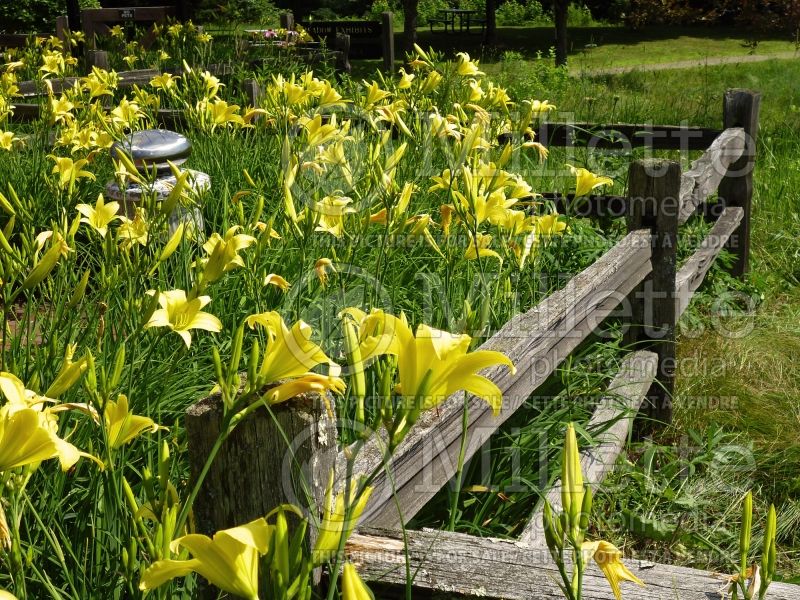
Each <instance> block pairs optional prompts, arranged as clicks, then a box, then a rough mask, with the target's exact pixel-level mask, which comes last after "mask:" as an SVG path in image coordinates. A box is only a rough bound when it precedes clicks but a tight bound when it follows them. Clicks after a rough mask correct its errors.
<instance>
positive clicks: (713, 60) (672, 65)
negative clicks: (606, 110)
mask: <svg viewBox="0 0 800 600" xmlns="http://www.w3.org/2000/svg"><path fill="white" fill-rule="evenodd" d="M799 57H800V54H798V52H779V53H776V54H747V55H745V56H716V57H710V58H701V59H695V60H679V61H675V62H666V63H655V64H649V65H630V66H625V67H609V68H607V69H581V70H579V71H577V72H576V74H580V75H589V76H592V75H619V74H621V73H630V72H632V71H665V70H667V69H691V68H692V67H705V66H714V65H730V64H738V63H755V62H763V61H765V60H773V59H791V58H799Z"/></svg>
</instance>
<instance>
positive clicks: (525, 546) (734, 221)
mask: <svg viewBox="0 0 800 600" xmlns="http://www.w3.org/2000/svg"><path fill="white" fill-rule="evenodd" d="M759 100H760V95H759V94H757V93H754V92H750V91H746V90H729V91H728V92H727V93H726V94H725V100H724V125H725V128H724V129H723V130H721V131H715V130H710V129H702V128H692V127H663V126H638V125H621V126H620V125H613V126H598V125H595V124H580V125H574V124H572V125H566V124H552V123H547V124H542V126H541V127H540V130H539V134H540V137H539V138H538V139H539V140H540V141H542V142H543V143H545V144H547V145H551V146H556V145H571V144H576V143H581V142H584V143H585V142H587V141H588V142H589V145H592V144H594V146H595V147H598V148H601V147H633V146H649V147H652V148H659V149H673V150H688V149H701V148H706V151H705V152H704V154H703V155H702V156H701V157H700V158H699V159H697V160H696V161H694V163H693V164H692V168H691V169H690V170H688V171H686V172H684V173H681V170H680V165H679V163H677V162H673V161H669V160H662V159H646V160H639V161H636V162H634V163H632V164H631V165H630V171H629V190H628V195H627V196H626V197H609V196H597V197H593V198H591V199H590V200H589V202H587V203H586V205H585V206H584V208H583V210H584V211H585V212H586V214H588V215H595V216H603V215H607V214H608V211H609V210H611V211H614V210H615V211H618V212H617V216H621V215H625V216H626V217H627V220H628V228H629V233H628V234H627V236H625V237H624V239H622V240H621V241H620V242H619V243H617V244H616V245H615V246H614V247H613V248H611V249H610V250H609V251H608V252H606V253H605V254H604V255H603V256H602V257H601V258H600V259H599V260H597V261H596V262H595V263H594V264H592V265H591V266H590V267H588V268H587V269H586V270H584V271H583V272H581V273H579V274H578V275H576V276H575V277H573V278H572V279H571V280H570V281H569V282H568V283H567V285H566V286H565V287H564V288H563V289H561V290H559V291H557V292H555V293H553V294H552V295H550V296H549V297H548V298H546V299H545V300H544V301H542V302H541V303H540V304H538V305H537V306H535V307H533V308H531V309H529V310H527V311H526V312H524V313H522V314H519V315H517V316H516V317H514V318H512V319H511V320H510V321H508V322H507V323H506V324H505V325H504V326H503V327H502V328H501V329H500V330H499V331H498V332H497V333H496V334H495V335H493V336H492V337H491V338H490V339H488V340H487V341H486V342H485V343H484V344H483V345H482V346H481V348H483V349H492V350H500V351H502V352H504V353H506V354H507V355H508V356H509V357H510V358H511V359H512V360H513V361H514V363H515V365H516V366H517V374H516V376H512V375H510V373H509V372H508V371H507V370H506V369H505V368H500V367H498V368H492V369H487V370H486V371H485V373H484V374H485V375H486V376H487V377H489V378H490V379H491V380H492V381H494V382H495V383H496V384H497V385H498V386H499V388H500V389H501V390H502V392H503V395H504V402H503V406H502V409H501V411H500V414H499V416H497V417H494V416H493V415H492V413H491V410H490V409H489V408H488V407H487V405H486V404H485V403H484V402H481V401H478V400H477V399H475V398H471V399H468V402H469V404H468V406H469V411H468V417H469V424H468V434H467V435H468V439H467V442H466V455H465V457H466V459H467V460H469V459H470V458H471V457H472V456H474V455H475V453H476V452H477V451H478V450H479V449H480V448H481V446H482V445H483V444H484V443H485V442H486V441H487V440H488V439H489V438H490V436H491V435H492V434H493V433H495V432H496V431H497V429H498V428H499V427H500V426H501V425H502V424H503V423H504V422H505V421H506V420H507V419H508V418H509V417H510V416H511V415H512V414H514V412H515V411H516V410H517V409H518V408H519V407H520V406H521V404H522V403H523V402H524V401H525V400H526V399H527V398H528V397H529V396H530V395H531V394H532V393H533V392H534V391H535V390H536V389H537V388H538V387H539V386H540V384H541V383H542V382H543V381H544V380H545V379H546V378H547V377H548V376H549V375H551V374H552V373H553V372H554V371H555V369H556V368H557V367H558V365H559V363H560V362H561V361H562V360H563V359H564V358H566V357H567V356H568V355H569V354H570V353H571V352H572V351H573V350H574V349H575V348H576V347H577V346H578V345H579V344H580V343H581V342H582V341H583V340H585V339H586V338H587V337H588V336H589V335H590V334H591V333H592V332H593V331H594V330H595V329H596V328H597V327H598V326H599V325H600V324H601V323H602V322H603V320H604V319H605V318H606V317H608V316H609V315H611V314H612V313H614V312H615V311H616V310H617V309H618V306H619V305H621V304H622V305H625V306H626V307H627V308H628V309H629V311H628V315H629V317H628V319H629V322H628V332H627V340H628V342H629V343H631V344H632V346H633V351H632V352H631V353H630V354H629V355H628V356H627V357H626V358H625V359H624V360H623V362H622V364H621V368H620V370H619V372H618V374H617V375H616V377H615V378H614V379H613V381H612V382H611V384H610V385H609V387H608V390H607V394H606V397H605V398H604V399H603V401H601V402H600V403H599V404H598V406H597V408H596V411H595V413H594V415H593V417H592V419H591V421H592V423H591V424H593V425H601V424H607V423H612V425H611V426H610V428H608V429H606V430H605V431H604V432H603V433H601V434H599V435H598V436H597V438H596V440H595V441H596V445H595V446H594V447H592V448H590V449H588V450H586V452H585V453H584V455H583V461H582V462H583V468H584V472H585V473H586V480H587V482H588V483H589V485H592V486H594V487H596V486H598V485H599V484H600V483H601V482H602V480H603V478H604V476H605V475H606V474H607V473H608V472H610V471H611V470H612V469H613V466H614V464H615V461H616V459H617V457H618V455H619V453H620V452H621V451H622V449H623V447H624V444H625V442H626V440H627V438H628V435H629V431H630V428H631V424H632V422H633V419H634V415H636V414H637V411H638V412H639V414H643V415H645V416H647V417H648V418H649V419H650V420H651V422H659V423H664V422H668V421H669V419H670V418H671V399H672V392H673V389H674V377H675V373H674V370H675V326H676V323H677V321H678V319H679V318H680V316H681V314H682V313H683V312H684V310H685V309H686V307H687V306H688V303H689V301H690V299H691V297H692V295H693V294H694V292H695V291H696V290H697V289H698V287H699V285H700V284H701V283H702V281H703V279H704V277H705V274H706V273H707V272H708V269H709V268H710V266H711V264H712V263H713V261H714V259H715V258H716V256H717V255H718V254H719V252H720V251H721V250H722V249H723V248H727V249H728V250H729V251H731V252H732V253H733V254H734V256H735V258H736V260H735V263H734V265H733V272H734V273H735V274H737V275H743V274H744V273H745V272H746V270H747V265H748V253H749V217H750V203H751V198H752V167H753V164H754V158H755V138H756V133H757V131H756V128H757V123H758V109H759ZM612 132H613V134H612ZM609 134H612V135H609ZM715 191H718V195H719V197H718V201H717V202H716V203H709V202H708V200H709V198H710V197H711V196H712V194H714V192H715ZM553 199H554V200H555V201H556V202H557V203H559V202H560V203H562V204H566V203H567V202H568V199H565V198H560V197H553ZM698 211H701V212H702V213H703V214H705V215H706V216H707V218H709V219H715V222H714V225H713V227H712V229H711V231H710V233H709V234H708V236H707V237H706V238H705V239H704V240H703V242H702V243H701V244H700V246H699V247H698V249H697V250H696V251H695V253H694V254H693V255H692V256H691V257H690V258H689V259H688V260H687V261H686V262H685V263H684V264H683V265H682V266H681V267H680V268H678V266H677V262H676V242H677V235H678V230H679V227H680V225H682V224H683V223H685V222H686V220H687V219H688V218H689V217H690V216H691V215H693V214H695V213H696V212H698ZM464 400H465V398H464V396H463V395H462V394H455V395H454V396H452V397H451V398H449V399H448V400H447V401H446V402H445V403H444V404H443V405H441V406H440V407H439V409H438V410H436V411H428V412H426V413H424V414H423V415H422V416H421V417H420V419H419V421H418V422H417V423H416V424H415V426H414V427H413V429H412V430H411V432H410V433H409V435H408V436H407V438H406V439H405V440H404V442H403V443H402V444H401V446H400V447H399V448H398V449H397V450H396V452H395V453H394V454H393V456H392V457H391V459H389V461H388V463H386V464H385V465H384V466H385V469H384V470H383V471H382V474H381V475H379V476H378V478H377V479H376V480H375V482H374V486H375V491H374V492H373V494H372V496H371V497H370V501H369V503H368V504H367V507H366V509H365V511H364V513H363V515H362V519H361V522H360V526H359V530H358V532H357V533H356V534H354V535H353V536H352V538H351V539H350V541H349V543H348V544H347V548H346V552H347V554H348V556H349V558H350V559H351V560H352V561H354V563H355V564H356V565H357V567H358V568H359V570H360V572H361V573H362V575H363V576H364V577H365V578H366V579H368V580H369V581H370V583H371V585H372V587H373V589H374V590H376V591H377V593H378V597H380V598H393V597H403V594H404V589H405V586H406V583H407V581H406V579H407V578H406V573H407V571H406V568H407V565H406V561H407V560H408V561H409V565H408V568H409V569H410V572H411V573H412V574H413V597H414V598H429V597H436V598H443V597H446V598H509V599H519V600H523V599H525V600H528V599H530V598H561V597H562V595H561V592H560V590H559V589H558V586H557V585H556V583H555V582H556V581H557V580H558V579H559V577H558V574H557V571H556V567H555V565H554V564H553V563H552V561H551V559H550V557H549V554H548V552H547V549H546V547H545V545H544V539H543V535H542V524H541V515H542V513H541V502H540V505H539V506H536V507H534V506H531V513H532V514H531V518H530V520H529V522H528V524H527V526H526V527H525V528H524V531H523V532H522V534H521V535H520V537H519V538H518V539H517V540H498V539H491V538H478V537H474V536H470V535H464V534H458V533H449V532H442V531H430V530H424V531H407V532H405V535H404V534H403V533H401V532H400V531H399V527H400V525H401V524H403V523H405V522H407V521H408V520H409V519H411V518H412V517H413V516H414V515H415V514H416V513H417V512H418V511H419V510H420V509H421V508H422V507H424V506H425V504H426V503H427V502H428V501H429V500H430V499H431V498H432V497H433V496H434V495H435V494H436V493H437V492H438V490H439V489H441V488H442V487H443V486H444V485H445V484H447V482H448V481H450V480H451V478H452V477H453V475H454V474H455V472H456V466H457V462H458V455H459V452H460V445H461V436H462V415H463V410H464ZM209 402H210V403H212V404H213V403H215V402H217V403H218V402H219V400H218V399H214V398H211V399H206V400H204V401H203V402H202V403H201V404H200V405H198V406H203V407H204V408H203V410H205V411H207V410H208V408H207V406H208V403H209ZM312 405H313V404H312ZM308 406H309V404H308V399H306V400H305V407H306V408H302V406H300V407H298V408H296V409H294V412H295V413H296V414H297V415H298V416H297V419H300V421H305V423H306V424H305V425H304V427H305V428H306V430H307V432H306V434H305V435H300V436H299V437H298V438H296V440H295V444H294V446H293V452H294V456H295V457H305V458H303V459H302V461H301V462H303V465H302V468H301V469H300V470H301V471H303V473H304V475H303V476H301V477H300V479H301V480H302V481H303V482H304V483H303V486H304V487H305V491H306V492H307V493H308V492H309V489H308V488H312V489H310V494H308V495H309V496H311V497H318V496H319V491H318V489H317V490H315V489H313V488H315V487H317V486H319V485H320V476H319V472H318V467H319V465H324V464H325V465H326V464H333V463H337V464H338V465H339V469H338V472H339V473H340V474H341V472H342V469H341V466H342V465H343V463H344V461H345V456H346V455H347V453H348V451H349V449H347V448H338V447H336V445H335V444H333V443H331V440H330V437H328V436H326V435H321V434H320V431H319V429H320V427H322V425H321V423H322V421H320V420H319V419H309V418H308V416H307V414H308V410H309V408H308ZM285 410H286V409H285V407H283V408H282V411H281V413H282V414H283V411H285ZM197 413H198V408H197V407H192V408H190V409H189V411H188V413H187V424H188V423H189V421H192V422H193V425H192V428H193V429H196V428H197V426H198V424H197V423H196V420H197ZM304 414H305V415H306V416H303V415H304ZM255 418H258V419H260V420H261V423H260V424H259V425H252V426H251V428H252V427H260V428H261V429H260V431H261V433H260V436H261V438H260V439H251V437H252V436H249V437H248V435H245V436H244V438H245V439H244V440H243V441H237V440H234V439H233V438H231V440H229V441H228V442H227V443H226V445H225V447H224V448H223V460H224V464H225V469H224V471H225V475H224V481H221V480H220V479H219V478H215V479H213V480H212V481H210V482H209V483H208V484H207V485H204V486H203V491H202V493H201V494H200V496H199V497H198V500H197V501H198V503H199V505H198V507H197V510H198V511H200V514H206V512H209V511H210V513H212V514H213V515H215V516H214V517H213V518H212V519H211V520H212V521H213V523H214V527H216V528H219V527H227V526H232V525H234V524H236V523H239V522H245V521H247V520H248V519H251V518H255V517H257V516H258V515H261V514H263V513H264V511H265V510H266V509H267V508H269V507H268V506H266V505H265V503H264V494H263V493H262V492H259V491H258V490H259V489H260V488H262V487H263V486H264V485H268V486H270V490H271V491H270V493H269V496H270V502H271V503H275V502H278V501H284V500H295V501H296V497H302V496H303V494H302V493H301V492H300V491H298V489H297V488H296V487H295V486H296V484H297V481H298V478H297V474H296V473H295V474H292V468H291V466H290V464H291V463H292V462H293V460H296V459H292V460H290V461H288V462H287V459H286V455H284V456H283V457H281V458H275V456H274V445H275V443H276V442H275V440H280V439H282V438H281V436H280V435H279V430H278V428H277V426H276V424H275V423H276V422H280V423H281V424H282V425H284V426H285V424H286V418H287V417H286V415H285V414H283V416H280V417H279V418H276V417H275V416H274V415H270V414H268V411H266V410H265V411H264V412H263V414H261V415H260V416H258V417H255ZM212 420H213V419H212ZM290 425H291V426H290V427H289V429H290V430H296V427H295V424H291V423H290ZM204 427H206V425H205V424H204V425H201V428H204ZM323 429H324V427H323ZM206 438H207V435H205V434H203V435H200V434H197V435H191V432H190V436H189V444H190V447H204V446H203V445H207V440H206ZM204 440H205V441H204ZM384 447H385V444H384V439H383V438H382V437H381V435H380V434H378V435H376V436H374V437H373V439H372V440H371V441H370V442H368V443H367V445H366V446H365V447H364V448H363V449H362V450H361V452H360V453H359V454H358V457H357V460H356V465H355V469H354V470H355V472H361V473H369V472H372V471H373V470H375V469H376V468H377V467H379V466H380V465H381V464H382V462H383V461H384ZM205 456H207V454H205V453H204V452H196V451H193V455H192V460H193V462H194V463H195V465H200V464H202V461H203V460H204V459H205ZM309 456H313V457H314V458H313V460H309V459H308V457H309ZM270 457H272V458H270ZM254 462H255V463H256V464H259V465H261V468H260V469H258V470H254V469H252V464H253V463H254ZM340 476H341V475H340ZM265 482H266V483H265ZM234 485H235V486H237V490H234V489H231V486H234ZM278 488H279V489H278ZM234 491H236V492H238V494H239V497H238V498H237V503H238V506H237V511H238V512H237V513H236V514H235V515H232V514H231V513H230V512H227V513H225V512H224V511H225V510H227V509H220V508H217V506H218V503H217V500H218V498H220V497H225V496H227V495H228V494H229V493H231V492H234ZM546 496H547V498H548V499H549V500H550V502H551V503H552V504H553V505H554V506H556V507H558V506H559V505H560V496H559V484H558V482H556V483H555V485H554V486H553V487H552V488H551V489H550V490H549V491H547V492H546ZM210 531H212V529H209V530H208V532H210ZM406 543H407V547H406ZM628 562H629V566H630V567H631V569H632V570H633V571H634V573H635V574H636V575H637V576H638V577H640V578H641V579H642V580H644V581H645V583H646V587H645V588H637V587H635V586H631V587H628V588H626V589H625V597H626V598H628V599H630V600H644V599H653V598H663V599H667V598H669V599H673V598H681V599H682V600H684V599H688V600H694V599H697V600H707V599H709V598H718V597H720V591H721V589H722V588H723V587H725V579H724V577H723V576H721V575H718V574H713V573H709V572H704V571H698V570H694V569H687V568H681V567H674V566H669V565H662V564H654V563H648V562H644V561H635V560H633V561H628ZM637 562H638V564H637ZM584 590H585V591H584V597H585V598H588V599H592V600H595V599H596V600H610V599H611V598H613V594H612V592H611V590H610V588H609V587H608V584H607V583H606V581H605V580H604V578H603V577H602V575H601V574H600V572H599V571H597V570H596V569H592V570H590V571H589V572H588V574H587V577H586V580H585V587H584ZM769 597H770V598H774V599H776V600H778V599H790V598H791V599H800V587H798V586H790V585H784V584H773V585H772V587H771V588H770V595H769Z"/></svg>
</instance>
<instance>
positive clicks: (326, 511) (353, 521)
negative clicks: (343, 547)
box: [311, 481, 372, 565]
mask: <svg viewBox="0 0 800 600" xmlns="http://www.w3.org/2000/svg"><path fill="white" fill-rule="evenodd" d="M357 483H358V482H357V481H353V483H352V484H351V488H350V503H353V502H355V501H356V492H357V491H358V490H357V489H356V488H357V487H358V485H357ZM370 494H372V487H369V486H368V487H366V488H365V489H364V493H363V494H361V497H360V498H359V499H358V502H356V503H355V505H353V506H351V509H350V513H351V514H350V519H349V520H348V521H346V522H345V517H346V515H345V512H346V507H345V503H344V500H345V497H344V492H343V491H342V492H339V493H338V494H337V495H336V499H335V500H334V499H333V487H332V485H330V486H329V487H328V490H327V493H326V494H325V506H324V507H323V514H322V522H321V523H320V526H319V536H318V537H317V541H316V543H315V544H314V550H313V551H312V553H311V556H312V560H313V561H314V564H316V565H321V564H323V563H325V562H327V561H329V560H332V559H333V558H334V557H335V555H336V551H337V550H338V549H339V542H340V541H341V539H342V536H344V539H345V541H346V540H347V539H348V538H349V537H350V534H351V533H352V532H353V529H355V526H356V525H357V524H358V519H359V518H360V517H361V513H362V512H364V507H366V505H367V500H369V497H370Z"/></svg>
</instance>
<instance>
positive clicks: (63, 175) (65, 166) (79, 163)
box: [48, 154, 95, 189]
mask: <svg viewBox="0 0 800 600" xmlns="http://www.w3.org/2000/svg"><path fill="white" fill-rule="evenodd" d="M48 156H49V158H52V159H53V160H54V161H55V163H56V164H55V166H54V167H53V170H52V172H53V173H58V185H59V187H60V188H61V189H68V188H71V187H72V186H73V185H74V183H75V182H76V181H77V180H78V179H83V178H88V179H91V180H92V181H94V180H95V177H94V174H93V173H90V172H89V171H85V170H83V167H85V166H86V165H87V164H89V161H88V160H86V159H85V158H79V159H78V160H75V161H73V160H72V159H71V158H69V157H68V156H63V157H62V156H53V155H52V154H50V155H48Z"/></svg>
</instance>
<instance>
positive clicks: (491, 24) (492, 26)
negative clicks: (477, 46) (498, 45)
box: [483, 0, 497, 46]
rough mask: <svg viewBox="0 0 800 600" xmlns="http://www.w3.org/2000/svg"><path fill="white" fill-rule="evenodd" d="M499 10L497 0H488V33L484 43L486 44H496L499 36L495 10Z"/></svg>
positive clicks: (485, 35)
mask: <svg viewBox="0 0 800 600" xmlns="http://www.w3.org/2000/svg"><path fill="white" fill-rule="evenodd" d="M496 10H497V0H486V33H485V34H484V37H483V43H484V45H486V46H494V43H495V39H496V37H497V20H496V19H495V11H496Z"/></svg>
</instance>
